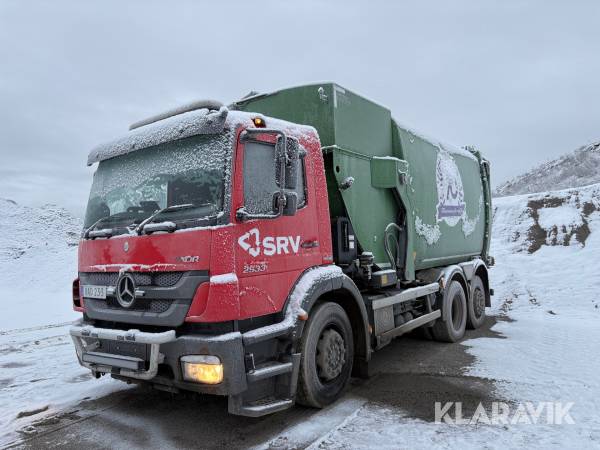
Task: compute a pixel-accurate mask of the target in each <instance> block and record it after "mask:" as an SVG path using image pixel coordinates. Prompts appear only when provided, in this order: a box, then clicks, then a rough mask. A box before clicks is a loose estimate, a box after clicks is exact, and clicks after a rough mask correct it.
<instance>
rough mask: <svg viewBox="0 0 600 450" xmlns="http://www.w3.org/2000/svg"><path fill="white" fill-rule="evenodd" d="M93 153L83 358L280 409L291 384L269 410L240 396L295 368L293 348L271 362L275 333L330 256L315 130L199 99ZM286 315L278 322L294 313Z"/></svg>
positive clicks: (122, 372) (77, 333)
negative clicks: (297, 293) (198, 105)
mask: <svg viewBox="0 0 600 450" xmlns="http://www.w3.org/2000/svg"><path fill="white" fill-rule="evenodd" d="M198 123H200V125H198ZM96 162H98V163H99V166H98V169H97V171H96V173H95V175H94V182H93V185H92V191H91V194H90V200H89V204H88V209H87V213H86V219H85V231H84V233H83V236H82V240H81V242H80V245H79V278H78V280H76V284H77V285H78V288H77V287H76V288H75V289H74V290H75V292H76V295H75V299H74V301H75V306H74V307H75V309H76V310H77V311H81V312H82V313H83V315H84V319H83V322H82V323H81V324H79V325H77V326H75V327H74V328H73V329H72V330H71V333H72V335H73V339H74V341H75V344H76V349H77V354H78V357H79V360H80V362H81V364H82V365H84V366H86V367H88V368H90V369H91V370H92V372H93V373H94V374H96V375H97V376H100V375H102V374H105V373H110V374H111V375H112V376H113V377H115V378H119V379H123V380H128V381H140V380H144V381H147V382H151V383H152V385H153V386H154V387H156V388H159V389H165V390H170V391H176V390H178V389H189V390H193V391H197V392H204V393H214V394H224V395H229V396H230V398H231V399H232V400H230V410H231V411H232V412H235V413H238V414H246V415H260V414H264V413H267V412H272V411H274V410H277V409H281V408H282V407H286V406H289V404H290V403H291V400H290V398H292V397H293V391H294V389H295V386H294V383H292V382H291V381H290V382H288V383H287V384H288V386H287V389H288V391H289V392H287V393H285V395H283V396H281V395H280V396H279V397H284V401H279V402H274V403H273V404H272V405H271V407H265V405H263V406H262V407H261V408H254V409H253V406H252V405H249V403H248V401H245V400H242V399H241V398H240V396H239V395H238V394H241V393H242V392H244V391H247V390H248V388H249V386H248V385H249V384H251V383H252V381H256V383H255V384H257V385H258V384H263V385H264V384H273V383H275V382H276V378H277V377H279V376H280V375H281V374H286V378H292V377H291V372H294V371H295V372H296V374H295V376H297V370H298V359H299V354H293V353H290V352H288V355H289V358H284V360H283V361H279V360H278V359H280V358H277V356H278V354H279V353H280V351H279V350H278V349H277V348H276V347H277V345H281V341H279V340H276V339H273V337H274V336H279V335H281V331H279V330H278V329H277V327H278V326H279V328H281V323H282V321H283V322H285V320H286V310H287V311H288V316H289V308H286V306H288V305H286V303H288V302H289V301H290V298H291V293H292V292H293V290H294V286H295V285H296V284H297V283H298V281H299V280H300V278H301V275H302V274H303V273H305V272H306V271H307V270H309V269H311V268H319V267H320V266H323V265H331V263H332V261H333V257H332V248H331V247H332V246H331V230H330V222H329V210H328V203H327V189H326V183H325V175H324V168H323V158H322V155H321V147H320V143H319V138H318V136H317V133H316V131H315V130H314V128H312V127H307V126H299V125H295V124H291V123H288V122H284V121H281V120H276V119H271V118H268V117H264V116H261V115H257V114H250V113H245V112H239V111H231V112H230V111H228V110H227V109H226V108H224V107H223V108H220V109H219V110H209V109H198V110H195V111H190V112H185V113H183V114H176V115H174V116H173V117H170V118H167V119H163V120H160V121H158V122H155V123H150V124H145V125H144V126H142V127H140V128H137V129H134V130H133V131H132V132H131V133H130V134H129V135H128V136H126V137H125V138H123V139H120V140H117V141H114V142H111V143H109V144H107V145H103V146H100V147H98V148H96V149H94V150H93V151H92V152H91V153H90V157H89V160H88V164H94V163H96ZM292 179H293V180H294V182H291V181H290V180H292ZM330 269H333V270H335V269H336V268H335V267H330ZM325 272H326V271H325ZM77 291H78V292H79V294H78V295H77ZM298 311H300V312H301V309H298ZM300 315H301V314H300ZM287 319H288V323H287V327H286V326H284V328H286V332H288V331H289V330H290V329H291V327H290V325H291V324H292V322H296V320H297V318H296V317H294V318H292V319H293V320H292V321H289V317H287ZM273 331H275V333H273ZM247 332H252V333H253V334H250V335H248V336H246V338H244V334H245V333H247ZM271 334H273V335H274V336H271ZM253 346H254V350H252V348H253ZM274 358H275V361H273V359H274ZM285 359H287V360H285ZM263 363H267V366H268V367H267V368H266V369H268V370H266V371H264V373H263V374H262V375H261V374H260V373H259V372H257V367H258V366H260V365H261V364H263ZM248 373H251V374H254V375H250V376H248ZM203 375H204V376H205V377H207V378H202V377H203ZM211 377H212V378H211ZM261 381H262V383H260V382H261ZM249 382H250V383H249ZM265 382H266V383H265ZM285 384H286V383H283V385H285ZM279 385H281V383H280V382H279V383H278V386H275V385H274V387H272V388H268V389H270V390H271V391H273V392H274V391H276V390H277V389H280V386H279ZM261 389H265V388H264V386H263V387H261ZM236 395H237V397H236Z"/></svg>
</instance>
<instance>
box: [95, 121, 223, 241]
mask: <svg viewBox="0 0 600 450" xmlns="http://www.w3.org/2000/svg"><path fill="white" fill-rule="evenodd" d="M231 149H232V133H222V134H218V135H198V136H192V137H189V138H185V139H180V140H177V141H172V142H167V143H164V144H160V145H157V146H154V147H150V148H147V149H142V150H138V151H134V152H131V153H128V154H126V155H123V156H118V157H115V158H112V159H107V160H105V161H101V162H100V163H99V164H98V169H97V170H96V173H95V174H94V181H93V183H92V189H91V192H90V198H89V201H88V206H87V211H86V214H85V221H84V228H85V229H89V228H90V227H92V229H96V230H99V229H111V230H112V231H111V235H115V234H122V233H125V232H127V231H128V229H129V230H131V229H132V228H133V227H135V226H136V225H139V224H140V223H141V222H142V221H144V219H147V218H148V217H150V216H151V215H152V214H154V213H156V212H157V211H159V210H161V209H163V208H167V207H169V206H175V205H186V207H185V208H174V209H172V210H167V211H164V212H162V213H160V214H157V215H156V217H154V218H153V219H152V221H153V222H159V221H166V220H168V221H171V222H174V223H176V224H177V227H178V228H185V227H192V226H201V225H203V224H206V225H211V224H215V223H217V222H218V221H219V220H218V219H219V218H221V217H223V218H224V217H226V214H224V212H225V209H226V207H227V205H228V197H229V189H228V185H229V174H230V170H229V167H230V164H231Z"/></svg>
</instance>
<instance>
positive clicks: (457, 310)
mask: <svg viewBox="0 0 600 450" xmlns="http://www.w3.org/2000/svg"><path fill="white" fill-rule="evenodd" d="M462 319H463V308H462V302H461V297H460V295H458V294H457V295H455V296H454V298H453V299H452V326H453V328H454V329H455V330H458V329H459V328H460V327H461V324H462Z"/></svg>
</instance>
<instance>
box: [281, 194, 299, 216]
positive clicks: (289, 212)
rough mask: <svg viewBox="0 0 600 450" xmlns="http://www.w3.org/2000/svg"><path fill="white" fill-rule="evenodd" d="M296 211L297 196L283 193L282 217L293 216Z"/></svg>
mask: <svg viewBox="0 0 600 450" xmlns="http://www.w3.org/2000/svg"><path fill="white" fill-rule="evenodd" d="M297 211H298V194H296V193H295V192H291V191H288V192H285V206H284V207H283V213H282V214H283V215H284V216H295V215H296V212H297Z"/></svg>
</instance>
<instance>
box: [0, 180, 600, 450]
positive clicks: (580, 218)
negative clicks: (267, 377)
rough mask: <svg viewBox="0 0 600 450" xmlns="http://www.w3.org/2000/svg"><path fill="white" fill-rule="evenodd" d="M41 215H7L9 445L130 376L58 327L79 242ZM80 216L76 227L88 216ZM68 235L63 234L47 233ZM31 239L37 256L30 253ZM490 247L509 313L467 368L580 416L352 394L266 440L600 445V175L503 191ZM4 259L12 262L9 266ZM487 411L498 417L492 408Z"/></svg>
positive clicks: (501, 305)
mask: <svg viewBox="0 0 600 450" xmlns="http://www.w3.org/2000/svg"><path fill="white" fill-rule="evenodd" d="M53 211H54V210H53ZM29 213H30V215H31V211H29ZM24 220H29V219H27V218H26V217H25V218H24ZM66 222H67V223H68V222H69V221H66ZM43 223H48V220H47V219H41V220H40V222H38V223H36V225H35V227H34V228H35V230H36V231H35V233H27V231H26V229H25V228H26V227H27V226H26V225H25V226H24V227H25V228H24V231H23V233H24V234H23V235H22V238H19V239H11V238H10V237H8V238H7V237H6V235H5V232H4V229H5V228H4V227H5V224H2V230H3V234H4V235H5V236H4V238H3V239H4V240H3V241H1V242H0V243H1V246H0V255H2V256H0V257H1V258H4V259H3V271H2V272H3V273H0V277H1V278H0V308H2V313H1V314H0V330H2V331H0V404H2V405H3V406H4V408H3V409H2V410H1V411H0V430H2V431H1V432H0V445H2V444H6V443H8V442H10V441H11V440H13V439H14V438H15V436H16V435H15V433H14V432H15V430H18V429H21V430H23V429H25V430H27V428H26V427H27V425H28V424H29V423H31V422H32V421H33V420H34V419H39V418H40V417H42V416H43V415H46V414H50V413H51V412H53V411H57V410H59V409H60V408H62V407H64V406H65V405H67V404H73V403H75V402H77V401H78V400H80V399H82V398H84V397H87V396H99V395H103V394H105V393H107V392H109V391H112V390H115V389H119V388H123V387H124V386H125V385H124V384H121V383H117V382H114V381H111V380H110V379H107V378H103V379H102V380H91V378H90V376H89V374H88V373H87V371H86V370H84V369H82V368H80V367H79V365H78V364H77V362H76V359H75V355H74V352H73V348H72V345H71V342H70V340H69V339H68V337H67V327H66V326H64V325H58V326H54V325H53V324H61V323H62V322H65V321H69V320H71V319H72V318H73V317H74V315H73V314H71V313H70V288H69V283H70V280H71V278H73V275H74V273H75V247H72V246H70V245H68V243H69V242H71V241H69V238H66V239H65V235H64V229H63V230H62V231H61V229H60V226H58V225H57V227H58V228H57V231H56V232H57V233H58V234H56V235H52V236H49V235H48V234H44V233H42V232H39V230H40V229H42V224H43ZM73 226H74V230H75V231H78V229H79V225H78V224H76V225H73ZM9 228H10V227H9ZM15 236H20V234H19V233H15ZM61 236H62V237H61ZM59 238H61V239H63V242H64V243H66V244H65V245H62V244H60V243H51V242H50V241H55V240H57V239H58V240H59V241H60V239H59ZM15 242H16V243H17V244H14V243H15ZM44 242H48V248H49V249H50V250H49V251H48V252H43V251H42V249H45V248H46V247H47V246H46V244H45V243H44ZM8 244H10V249H8V250H7V247H8ZM29 245H31V247H28V246H29ZM53 245H56V246H57V247H52V246H53ZM28 248H30V249H31V251H30V253H31V255H30V256H26V255H27V249H28ZM23 249H25V253H21V252H22V250H23ZM33 250H35V251H33ZM9 254H10V255H13V256H12V259H10V260H9V259H8V257H7V256H6V255H9ZM19 254H20V256H19V257H18V258H15V257H14V255H19ZM40 254H42V255H43V257H40V256H38V258H42V260H43V259H44V258H45V259H46V261H45V262H40V264H44V267H45V268H46V269H47V271H48V272H47V273H46V274H45V275H44V276H41V275H38V276H36V277H33V275H28V274H26V275H24V274H23V273H24V272H27V270H29V269H32V268H35V267H37V263H38V262H37V261H36V255H40ZM492 254H493V255H494V256H495V257H496V266H495V267H494V268H493V269H492V277H493V280H492V283H493V287H494V289H495V291H496V295H495V297H494V299H493V307H492V309H491V311H490V312H489V313H491V314H495V315H501V316H505V317H506V318H507V319H508V320H500V321H498V322H497V324H496V325H495V326H494V331H497V332H499V333H501V334H502V335H503V336H504V337H505V339H498V338H478V339H471V340H467V341H465V342H464V345H465V346H466V347H467V351H468V352H469V353H471V354H472V355H474V357H475V363H474V364H473V365H472V367H470V368H469V369H468V374H467V375H472V376H475V377H482V378H486V379H489V380H493V381H494V383H495V386H496V390H497V392H496V397H497V398H503V399H506V400H507V401H510V402H511V403H510V405H511V406H510V407H511V408H513V409H512V410H511V417H514V415H513V414H514V412H515V410H514V408H516V406H517V405H518V404H522V403H523V402H533V405H537V403H536V402H540V401H543V402H560V403H562V405H563V407H564V406H565V405H568V404H569V403H571V402H572V403H573V405H572V407H571V408H570V410H569V414H570V417H572V419H573V421H574V422H575V423H574V424H568V423H565V424H562V425H551V424H546V423H545V420H541V422H543V423H538V424H524V423H518V424H511V423H508V424H500V425H489V424H486V423H485V420H483V418H482V420H480V421H479V422H478V423H472V424H467V425H456V424H439V423H434V422H427V421H424V420H419V419H415V418H414V417H410V414H409V413H407V411H404V410H402V409H401V407H400V408H395V407H392V406H389V405H386V406H382V405H381V404H379V403H377V402H372V401H369V400H367V399H366V398H364V397H360V398H359V397H357V396H354V395H353V394H352V393H351V394H350V395H348V396H347V397H346V398H345V399H343V400H342V401H341V402H339V403H338V404H336V405H334V406H333V407H332V408H329V409H326V410H323V411H320V412H318V413H316V414H315V415H313V416H312V417H311V418H310V419H309V420H307V421H306V422H305V423H301V424H300V425H296V426H294V427H291V428H290V429H288V430H286V431H284V432H283V433H281V434H280V438H277V439H274V440H272V441H270V442H266V443H265V444H264V446H265V447H269V446H270V447H280V448H289V447H293V446H294V445H295V443H296V442H297V443H303V444H301V445H306V443H307V442H312V445H311V448H315V449H330V448H332V449H337V448H352V449H355V448H372V447H377V448H394V449H396V448H456V447H459V446H462V447H468V448H516V447H527V448H565V447H570V448H600V419H598V417H596V414H597V412H598V411H600V378H599V377H598V373H600V352H599V346H598V342H600V326H598V322H599V320H600V296H599V294H598V292H600V275H599V274H598V273H597V272H598V255H599V254H600V185H593V186H588V187H586V188H579V189H570V190H566V191H559V192H553V193H549V194H546V195H542V194H534V195H525V196H518V197H505V198H500V199H496V200H495V222H494V234H493V241H492ZM23 258H25V259H23ZM28 258H30V259H28ZM7 260H8V261H10V262H11V265H10V269H9V270H6V269H4V267H5V264H4V261H7ZM19 277H21V278H23V277H25V280H26V282H25V284H26V285H27V286H26V288H25V289H21V290H19V288H15V287H14V285H13V284H7V283H6V280H19V279H20V278H19ZM64 283H66V287H64ZM42 289H45V290H47V291H48V292H51V293H52V295H44V296H43V298H45V299H46V300H45V301H44V302H43V303H41V302H42V301H41V300H39V298H40V296H38V295H37V294H34V293H37V292H41V290H42ZM23 292H25V293H26V294H25V295H24V294H23ZM16 294H19V296H18V297H17V296H16ZM9 301H10V302H11V303H10V305H8V306H7V302H9ZM34 308H41V309H40V311H36V312H35V314H36V316H35V317H28V318H24V319H23V320H21V316H27V315H29V314H30V313H33V311H32V309H34ZM5 311H6V313H5ZM7 314H10V316H7ZM7 317H11V319H10V320H8V319H7ZM44 325H46V326H47V327H45V328H44V327H43V326H44ZM48 325H49V326H48ZM452 400H453V399H451V398H447V399H440V401H452ZM456 400H458V399H456ZM46 406H47V407H48V410H47V411H45V412H42V413H39V414H35V415H32V416H26V417H20V418H17V416H18V415H19V413H20V412H21V413H22V412H28V411H29V412H31V411H34V410H36V409H43V408H45V407H46ZM431 408H432V410H433V409H434V405H433V404H432V405H431ZM486 413H487V414H488V415H491V412H490V411H489V410H488V411H487V412H486ZM529 417H530V418H531V417H532V416H531V415H530V416H529ZM544 417H545V416H544Z"/></svg>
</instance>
